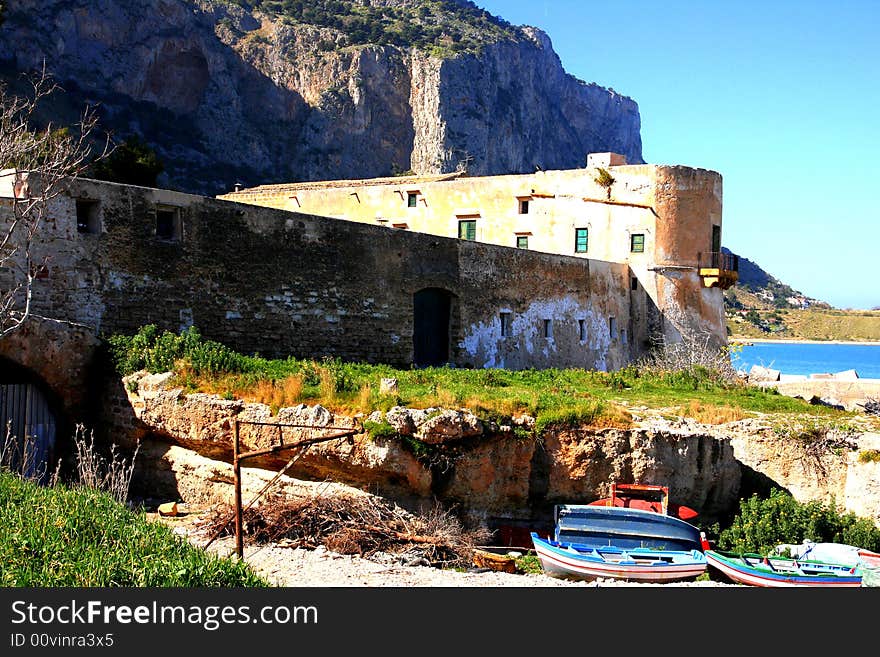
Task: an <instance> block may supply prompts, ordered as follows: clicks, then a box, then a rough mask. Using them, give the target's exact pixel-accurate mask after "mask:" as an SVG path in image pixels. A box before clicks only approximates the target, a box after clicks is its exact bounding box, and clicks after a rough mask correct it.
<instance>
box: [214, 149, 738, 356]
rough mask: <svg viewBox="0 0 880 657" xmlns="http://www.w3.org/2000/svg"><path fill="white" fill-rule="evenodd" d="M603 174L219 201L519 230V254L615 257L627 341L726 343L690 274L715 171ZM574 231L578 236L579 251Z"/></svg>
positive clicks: (717, 191) (420, 228) (713, 200)
mask: <svg viewBox="0 0 880 657" xmlns="http://www.w3.org/2000/svg"><path fill="white" fill-rule="evenodd" d="M596 159H598V158H596ZM604 159H606V160H609V161H614V160H615V159H616V160H618V161H619V160H620V159H622V157H621V156H619V155H616V154H606V155H605V157H604ZM608 171H609V172H610V174H611V176H612V178H613V179H614V182H613V184H612V185H611V187H610V188H608V190H607V191H606V189H605V188H603V187H602V186H601V185H599V183H598V182H597V177H598V175H599V169H598V168H597V167H587V168H579V169H569V170H558V171H557V170H552V171H538V172H535V173H529V174H521V175H506V176H491V177H470V176H445V177H442V176H441V177H438V176H434V177H395V178H379V179H372V180H338V181H324V182H307V183H291V184H276V185H262V186H260V187H255V188H252V189H245V190H240V191H237V192H231V193H229V194H225V195H223V196H222V197H221V198H223V199H226V200H231V201H239V202H242V203H252V204H254V205H259V206H265V207H276V208H284V209H287V210H292V211H303V212H310V213H314V214H317V215H320V216H328V217H336V218H338V219H347V220H350V221H359V222H364V223H368V224H373V225H375V224H377V223H379V222H383V223H384V224H385V225H387V226H395V227H398V228H406V229H409V230H412V231H416V232H423V233H430V234H432V235H439V236H445V237H456V236H458V235H459V222H460V221H461V220H470V221H473V222H474V223H475V228H474V239H475V240H476V241H478V242H487V243H490V244H498V245H502V246H515V245H517V240H518V238H521V237H524V238H525V239H526V248H528V249H531V250H536V251H545V252H548V253H558V254H562V255H573V256H577V257H582V258H591V259H599V260H604V261H608V262H618V263H625V264H627V265H628V266H629V267H630V270H631V272H632V275H633V277H634V279H635V283H636V284H635V289H633V290H632V291H633V292H637V293H638V295H637V294H633V295H632V297H633V298H634V299H635V298H638V299H639V301H640V303H644V304H645V309H644V310H645V313H651V316H650V317H649V316H648V315H646V314H644V313H641V312H638V314H639V317H640V323H639V325H638V326H633V327H631V328H630V336H631V338H633V337H635V333H634V332H636V333H639V331H640V328H641V327H648V331H647V332H646V333H644V334H643V333H639V334H638V337H636V338H635V342H636V343H637V344H640V345H641V344H644V343H645V342H646V341H648V340H649V339H650V338H659V337H662V338H664V339H666V340H668V341H671V342H677V341H679V340H680V339H681V338H682V336H686V337H688V338H698V339H699V338H702V337H703V336H706V338H707V342H708V344H709V345H710V346H714V347H720V346H722V345H724V344H726V342H727V328H726V324H725V319H724V302H723V298H722V290H721V289H720V288H717V287H715V288H707V287H706V286H705V284H704V280H703V278H702V277H701V276H700V273H699V265H700V255H701V254H703V257H704V260H705V261H708V257H706V255H705V254H708V253H710V252H711V251H712V248H713V244H712V239H713V227H714V226H717V227H718V229H719V230H720V229H721V210H722V180H721V175H720V174H718V173H717V172H715V171H709V170H707V169H695V168H692V167H686V166H667V165H654V164H638V165H615V166H609V168H608ZM410 199H412V200H414V201H415V203H414V204H412V203H410V202H409V201H410ZM578 230H586V231H587V240H586V248H585V249H584V248H583V247H584V244H583V242H581V243H580V245H579V244H578V242H577V241H576V232H577V231H578ZM632 235H641V236H642V238H643V240H644V243H643V250H642V251H635V252H634V251H633V250H632V248H631V236H632ZM714 246H718V245H714ZM634 314H635V312H634ZM701 342H702V341H701Z"/></svg>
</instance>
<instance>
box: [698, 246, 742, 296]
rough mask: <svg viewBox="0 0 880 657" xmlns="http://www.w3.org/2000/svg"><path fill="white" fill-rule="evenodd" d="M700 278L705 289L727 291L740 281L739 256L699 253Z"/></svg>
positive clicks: (715, 252) (716, 252)
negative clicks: (711, 288)
mask: <svg viewBox="0 0 880 657" xmlns="http://www.w3.org/2000/svg"><path fill="white" fill-rule="evenodd" d="M697 261H698V262H699V272H700V278H702V279H703V287H720V288H721V289H722V290H726V289H727V288H729V287H730V286H732V285H733V284H734V283H736V282H737V280H739V256H738V255H735V254H733V253H721V252H719V251H713V252H710V253H698V254H697Z"/></svg>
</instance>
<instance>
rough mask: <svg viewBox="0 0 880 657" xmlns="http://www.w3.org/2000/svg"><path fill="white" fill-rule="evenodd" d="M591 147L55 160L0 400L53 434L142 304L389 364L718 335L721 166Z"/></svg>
mask: <svg viewBox="0 0 880 657" xmlns="http://www.w3.org/2000/svg"><path fill="white" fill-rule="evenodd" d="M603 158H604V159H603ZM590 164H591V166H588V167H586V168H584V169H578V170H568V171H540V172H536V173H535V174H531V175H510V176H496V177H466V176H463V175H452V176H441V177H434V178H426V177H420V178H414V177H399V178H388V179H378V180H362V181H337V182H315V183H300V184H291V185H271V186H265V187H259V188H256V189H252V190H240V191H237V192H233V193H230V194H227V195H225V196H223V197H222V198H209V197H202V196H195V195H190V194H184V193H180V192H175V191H171V190H163V189H152V188H144V187H136V186H130V185H120V184H115V183H108V182H101V181H95V180H89V179H78V180H75V181H72V184H71V186H70V189H69V190H68V191H67V192H66V193H65V194H63V195H61V196H59V197H57V198H55V199H54V200H53V201H52V204H51V208H50V212H49V216H48V219H47V221H46V222H45V223H44V224H43V225H42V226H41V229H40V231H39V232H38V234H37V238H36V241H35V242H34V244H33V246H32V252H33V253H32V255H33V257H34V261H35V262H38V263H42V264H41V265H40V266H39V269H38V271H36V272H35V279H34V282H33V289H32V294H33V299H32V311H33V317H32V319H31V320H30V321H29V322H28V323H27V324H26V325H25V326H24V327H23V328H22V329H20V330H18V331H16V332H13V333H12V334H10V335H9V336H7V337H6V338H4V339H3V340H0V393H2V394H0V415H2V418H0V419H2V420H3V421H4V423H5V421H6V420H8V419H13V420H15V421H16V422H19V424H21V423H25V424H26V425H28V426H31V427H32V425H33V423H34V422H36V421H37V420H38V421H39V423H40V424H41V426H43V429H41V430H40V431H42V432H43V433H45V434H46V436H54V434H55V432H56V428H57V427H60V428H59V429H58V431H59V432H61V433H62V435H65V433H64V432H68V433H66V435H70V434H69V422H75V421H79V418H81V417H83V415H84V413H87V411H88V407H89V405H90V404H91V403H94V401H95V400H91V399H90V392H89V391H90V390H92V391H95V390H98V389H100V385H99V384H96V381H98V379H100V376H101V372H100V371H99V369H98V365H97V362H98V360H99V359H98V358H97V354H99V351H100V344H101V338H105V337H107V336H110V335H112V334H115V333H126V334H132V333H134V332H135V331H137V330H138V329H139V328H140V327H142V326H144V325H146V324H156V325H158V327H159V328H160V329H168V330H172V331H175V332H176V331H179V330H181V329H184V328H187V327H189V326H193V325H194V326H196V327H198V328H199V330H200V331H201V333H202V335H203V336H204V337H206V338H208V339H213V340H217V341H220V342H223V343H225V344H227V345H229V346H230V347H232V348H234V349H237V350H239V351H241V352H244V353H259V354H261V355H263V356H267V357H286V356H296V357H311V358H320V357H323V356H333V357H340V358H342V359H344V360H352V361H366V362H385V363H390V364H393V365H397V366H400V367H409V366H426V365H442V364H446V363H449V364H452V365H455V366H459V367H475V368H489V367H504V368H511V369H521V368H546V367H560V368H562V367H579V368H585V369H598V370H614V369H618V368H620V367H623V366H624V365H626V364H628V363H630V362H632V361H633V360H635V359H636V358H638V357H639V356H641V355H642V354H644V353H645V352H646V351H647V349H648V348H649V347H650V345H651V344H652V340H653V339H656V338H663V339H666V340H677V339H680V338H681V336H682V335H683V334H686V333H688V334H705V335H707V336H708V338H709V339H711V341H712V342H714V343H716V344H719V345H720V344H723V343H724V342H725V341H726V334H725V327H724V319H723V304H722V296H721V294H722V292H721V288H722V287H724V286H725V285H727V284H729V283H730V282H731V281H732V280H734V279H735V265H734V264H730V263H726V262H724V261H723V259H722V256H721V254H720V236H721V177H720V175H719V174H717V173H714V172H711V171H706V170H701V169H691V168H687V167H678V166H659V165H626V164H621V163H619V160H618V159H617V158H616V156H613V155H610V154H606V155H605V156H598V157H593V158H591V160H590ZM599 165H603V166H599ZM601 171H605V172H607V174H609V175H608V176H607V177H606V178H605V183H606V185H605V186H602V185H600V184H599V182H597V180H602V178H601V173H600V172H601ZM22 178H23V174H22V172H18V171H4V172H0V221H9V218H10V216H11V208H12V205H13V203H16V202H22V201H24V200H26V199H25V198H22V195H26V194H36V193H39V185H40V181H39V179H38V178H35V177H33V176H31V177H30V178H29V179H28V185H27V186H23V185H21V184H20V183H21V181H22ZM608 178H613V182H609V180H608ZM17 183H18V184H17ZM13 276H14V274H13V271H12V269H11V268H7V269H5V270H4V271H0V286H2V287H3V288H5V289H11V286H12V285H13V283H14V281H13V280H12V278H13ZM92 394H93V393H92ZM61 418H67V419H68V420H67V421H68V426H65V425H64V424H63V421H62V420H61ZM21 428H22V430H23V431H24V432H29V431H33V430H34V429H33V427H32V428H31V429H29V430H24V426H22V427H21ZM53 442H54V437H51V438H49V437H47V438H46V439H45V440H44V443H45V445H46V450H47V451H51V444H52V443H53Z"/></svg>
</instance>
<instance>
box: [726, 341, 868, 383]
mask: <svg viewBox="0 0 880 657" xmlns="http://www.w3.org/2000/svg"><path fill="white" fill-rule="evenodd" d="M731 362H732V363H733V366H734V367H735V368H736V369H738V370H745V371H746V372H748V371H749V370H750V369H751V368H752V365H760V366H762V367H769V368H771V369H774V370H779V371H780V372H782V373H783V374H807V375H809V374H821V373H825V372H830V373H834V372H842V371H844V370H855V371H856V372H858V373H859V377H860V378H862V379H880V345H862V344H792V343H780V342H755V343H754V344H752V345H746V346H743V347H742V351H741V352H740V353H739V354H733V355H732V356H731Z"/></svg>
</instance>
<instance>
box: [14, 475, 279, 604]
mask: <svg viewBox="0 0 880 657" xmlns="http://www.w3.org/2000/svg"><path fill="white" fill-rule="evenodd" d="M0 527H2V531H0V586H38V587H44V586H85V587H97V586H137V587H197V586H198V587H227V586H251V587H264V586H268V583H267V582H265V581H264V580H262V579H261V578H260V577H258V576H257V575H256V574H254V573H253V571H251V570H250V569H249V568H248V567H247V566H246V565H245V564H244V563H242V562H238V561H231V560H228V559H221V558H218V557H216V556H213V555H210V554H208V553H207V552H204V551H203V550H200V549H198V548H196V547H194V546H192V545H190V544H189V543H187V542H186V541H185V540H184V539H183V538H181V537H178V536H176V535H174V534H173V533H172V531H171V529H170V528H168V527H167V526H165V525H162V524H160V523H157V522H151V521H150V520H148V519H147V517H146V516H145V514H143V513H134V512H132V511H129V510H128V509H127V508H126V507H125V506H123V505H121V504H119V503H118V502H116V501H115V500H113V499H112V498H111V497H110V496H109V495H107V494H106V493H103V492H100V491H97V490H94V489H89V488H66V487H62V486H59V487H55V488H46V487H41V486H38V485H36V484H34V483H32V482H30V481H26V480H22V479H21V478H19V477H18V476H16V475H14V474H12V473H10V472H8V471H2V470H0Z"/></svg>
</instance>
